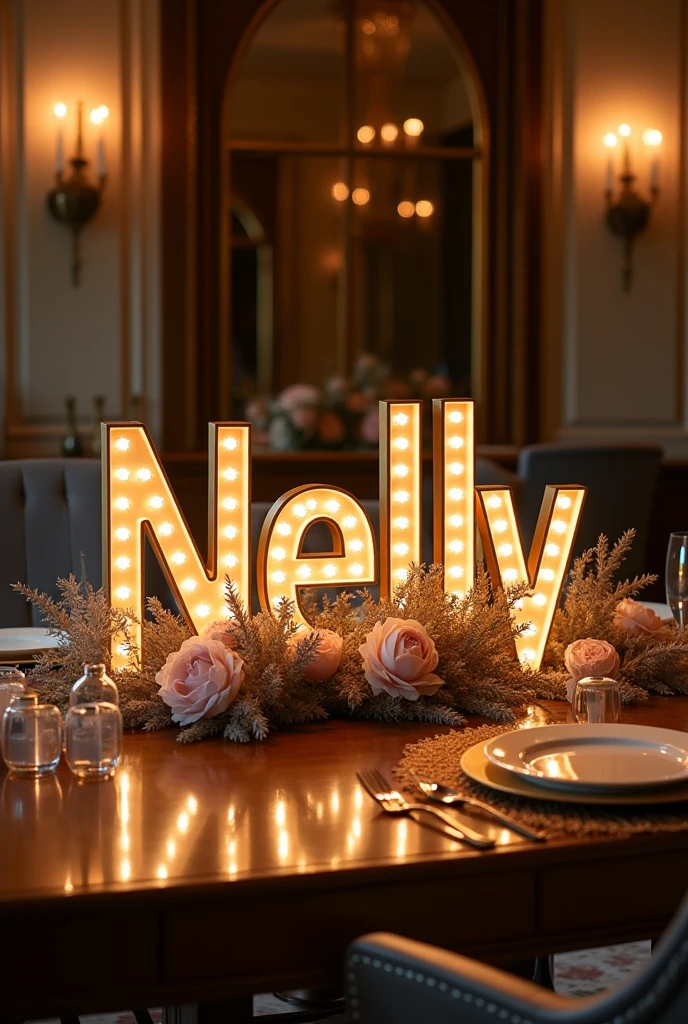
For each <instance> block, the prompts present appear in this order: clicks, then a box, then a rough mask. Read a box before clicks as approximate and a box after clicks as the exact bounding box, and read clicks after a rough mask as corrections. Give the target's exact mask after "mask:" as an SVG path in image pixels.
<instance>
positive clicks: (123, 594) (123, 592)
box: [115, 587, 131, 601]
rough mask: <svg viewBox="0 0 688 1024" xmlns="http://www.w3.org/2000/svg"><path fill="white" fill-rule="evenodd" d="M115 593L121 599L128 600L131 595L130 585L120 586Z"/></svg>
mask: <svg viewBox="0 0 688 1024" xmlns="http://www.w3.org/2000/svg"><path fill="white" fill-rule="evenodd" d="M115 594H116V596H117V597H118V598H119V599H120V601H126V600H127V598H129V597H131V590H130V589H129V587H118V588H117V590H116V591H115Z"/></svg>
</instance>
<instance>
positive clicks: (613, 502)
mask: <svg viewBox="0 0 688 1024" xmlns="http://www.w3.org/2000/svg"><path fill="white" fill-rule="evenodd" d="M661 459H662V449H661V448H659V447H658V446H656V445H584V446H579V445H576V446H575V447H574V446H571V445H563V444H532V445H527V446H526V447H525V448H522V449H521V452H520V454H519V457H518V475H519V477H520V480H521V493H520V498H519V497H518V496H517V498H516V502H517V507H518V508H519V513H520V515H519V518H520V525H521V531H522V535H523V539H524V543H525V546H526V550H527V549H528V548H529V547H530V543H531V540H532V538H533V534H534V532H535V524H536V522H537V518H538V515H539V512H540V505H541V503H542V496H543V493H544V490H545V486H546V485H547V484H560V483H561V484H583V485H584V486H586V487H587V488H588V494H587V497H586V500H585V505H584V506H583V513H582V515H581V521H580V526H579V529H578V535H577V538H576V546H575V548H574V555H578V554H580V553H581V551H584V550H585V549H586V548H591V547H594V546H595V544H596V543H597V539H598V537H599V535H600V534H601V533H604V534H605V535H606V536H607V537H608V538H609V540H610V541H612V542H614V541H615V540H617V539H618V538H619V537H620V536H621V534H622V533H624V532H625V531H626V530H628V529H629V528H630V527H633V528H634V529H635V531H636V538H635V541H634V544H633V548H632V549H631V551H630V553H629V555H628V557H627V558H626V561H625V562H624V566H623V575H624V578H625V577H626V576H628V577H629V578H633V576H639V575H641V574H642V573H643V572H644V571H645V569H646V559H645V555H646V548H647V541H648V535H649V529H650V516H651V514H652V504H653V500H654V494H655V490H656V487H657V480H658V478H659V470H660V463H661Z"/></svg>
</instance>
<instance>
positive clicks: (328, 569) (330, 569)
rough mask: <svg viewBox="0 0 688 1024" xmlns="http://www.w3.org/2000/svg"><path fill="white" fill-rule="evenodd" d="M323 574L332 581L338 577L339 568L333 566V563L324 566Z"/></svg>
mask: <svg viewBox="0 0 688 1024" xmlns="http://www.w3.org/2000/svg"><path fill="white" fill-rule="evenodd" d="M323 572H324V573H325V575H326V576H328V577H329V578H330V579H331V578H332V577H333V576H336V575H337V566H336V565H333V564H332V562H328V563H327V565H325V566H323Z"/></svg>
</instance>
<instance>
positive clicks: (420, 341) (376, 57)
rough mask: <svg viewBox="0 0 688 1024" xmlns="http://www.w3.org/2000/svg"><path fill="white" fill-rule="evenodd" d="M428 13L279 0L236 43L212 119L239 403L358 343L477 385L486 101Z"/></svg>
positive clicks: (418, 6) (332, 364) (395, 361)
mask: <svg viewBox="0 0 688 1024" xmlns="http://www.w3.org/2000/svg"><path fill="white" fill-rule="evenodd" d="M438 11H439V8H436V7H435V5H434V4H431V3H426V2H424V0H384V2H382V3H379V2H375V3H373V2H372V0H338V2H336V3H332V0H280V2H277V3H275V4H273V5H272V6H271V7H270V8H269V9H268V10H267V12H266V13H263V14H262V16H261V17H260V18H259V19H258V20H257V21H256V22H255V23H254V25H253V26H252V28H251V31H250V32H249V34H248V35H247V37H246V39H245V40H244V45H243V48H242V50H241V52H240V53H239V54H238V56H237V58H236V59H235V61H234V64H233V66H232V69H231V72H230V76H229V79H228V82H227V87H226V92H225V104H224V122H223V123H224V132H225V145H224V147H223V168H222V180H223V183H224V202H223V210H224V211H225V215H224V222H223V225H222V238H221V247H220V250H221V261H222V263H221V280H222V282H223V294H222V310H221V330H222V334H223V339H224V346H225V356H226V365H227V374H228V376H229V377H231V387H232V397H233V398H234V399H235V401H234V402H233V404H232V405H231V408H232V409H233V412H234V414H236V415H241V414H242V413H243V411H244V410H243V407H242V399H244V398H246V397H247V396H249V395H251V394H253V393H255V391H258V392H260V393H263V394H265V393H273V394H274V393H276V392H278V391H280V390H281V389H283V388H284V387H286V386H288V385H290V384H292V383H294V382H296V381H299V382H306V383H310V384H314V385H317V386H322V385H323V383H324V382H325V380H326V379H327V378H329V377H332V376H335V375H337V376H340V377H345V376H347V375H348V374H349V373H350V372H351V369H352V366H353V365H354V364H355V363H356V360H357V358H358V357H359V356H360V355H361V354H363V353H371V354H373V355H375V356H377V357H378V358H379V359H380V360H382V361H383V362H384V363H386V364H387V365H389V366H391V367H392V368H393V370H394V372H395V374H398V375H402V374H405V373H407V372H408V371H410V370H411V369H413V368H415V367H418V366H422V367H423V369H424V370H426V371H427V372H428V373H429V374H444V376H445V377H446V378H450V379H451V380H452V381H453V382H454V386H455V388H457V389H458V390H459V391H460V392H462V393H464V394H470V393H475V390H476V387H477V384H478V381H477V371H478V369H479V365H480V358H479V352H480V337H481V329H482V318H483V310H482V305H481V304H482V287H481V284H480V278H481V272H482V257H481V258H480V259H476V258H475V257H474V254H475V253H481V252H482V249H481V246H480V244H479V242H480V235H481V232H482V218H483V212H482V196H483V194H484V189H483V188H482V179H483V175H484V159H483V158H484V151H483V143H482V135H483V126H482V121H481V116H480V111H481V110H482V109H483V106H482V104H481V102H480V100H479V95H480V83H479V82H478V81H477V80H476V77H475V75H474V74H473V73H472V71H469V68H470V67H471V61H470V55H469V54H468V53H467V51H466V49H465V46H464V45H463V43H462V41H461V39H460V37H459V35H458V32H456V30H455V29H454V27H453V26H450V25H449V22H448V21H447V20H445V19H444V18H441V17H440V16H439V14H438V13H436V12H438ZM389 397H394V395H390V396H389Z"/></svg>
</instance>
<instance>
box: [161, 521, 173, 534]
mask: <svg viewBox="0 0 688 1024" xmlns="http://www.w3.org/2000/svg"><path fill="white" fill-rule="evenodd" d="M158 533H159V534H160V536H161V537H169V536H170V534H172V533H174V526H173V525H172V523H161V524H160V528H159V529H158Z"/></svg>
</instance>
